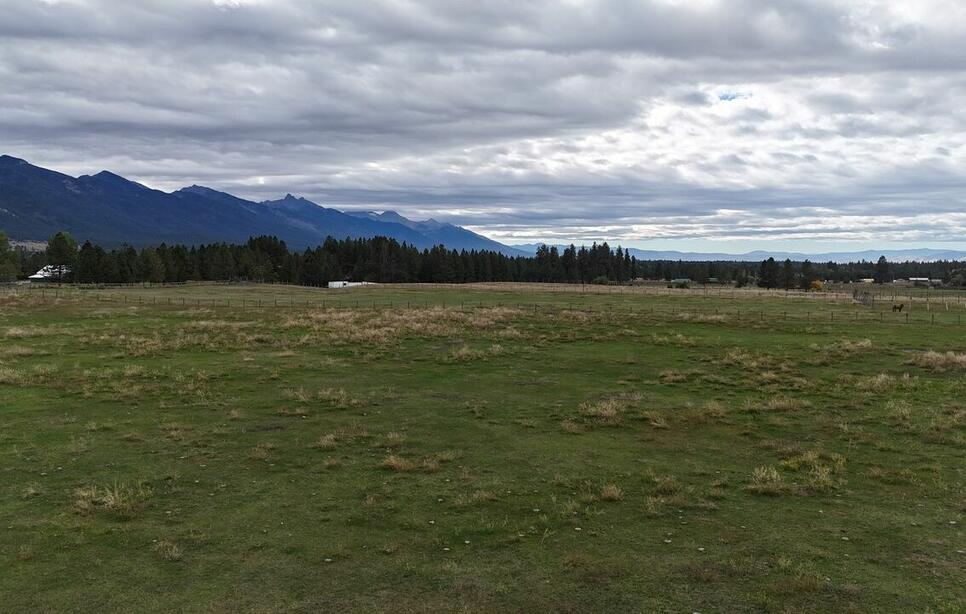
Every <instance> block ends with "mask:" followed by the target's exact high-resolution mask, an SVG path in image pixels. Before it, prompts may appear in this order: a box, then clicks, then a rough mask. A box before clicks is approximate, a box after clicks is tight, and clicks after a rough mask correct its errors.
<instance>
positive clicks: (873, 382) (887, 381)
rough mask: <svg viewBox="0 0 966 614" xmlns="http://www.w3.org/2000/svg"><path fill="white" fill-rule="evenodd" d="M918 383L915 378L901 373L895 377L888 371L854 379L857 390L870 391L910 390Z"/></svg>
mask: <svg viewBox="0 0 966 614" xmlns="http://www.w3.org/2000/svg"><path fill="white" fill-rule="evenodd" d="M917 384H918V381H917V378H915V377H913V376H911V375H909V374H908V373H903V374H902V375H901V376H899V377H896V376H894V375H889V374H888V373H879V374H877V375H871V376H869V377H862V378H859V379H858V380H856V382H855V387H856V388H858V389H859V390H862V391H865V392H872V393H882V392H892V391H894V390H899V389H901V390H910V389H912V388H915V387H916V385H917Z"/></svg>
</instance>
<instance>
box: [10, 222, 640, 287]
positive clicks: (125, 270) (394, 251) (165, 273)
mask: <svg viewBox="0 0 966 614" xmlns="http://www.w3.org/2000/svg"><path fill="white" fill-rule="evenodd" d="M47 264H52V265H57V266H63V267H65V268H66V269H67V270H69V271H70V274H69V278H68V279H66V280H67V281H73V282H77V283H133V282H156V283H160V282H182V281H202V280H249V281H265V282H282V283H291V284H302V285H323V284H325V283H326V282H328V281H332V280H340V279H350V280H359V281H374V282H383V283H391V282H435V283H460V282H476V281H554V282H571V283H591V282H595V283H611V282H613V283H621V282H625V281H628V280H630V279H632V278H634V277H636V276H638V275H639V269H638V265H639V263H638V262H637V260H636V259H635V258H633V257H631V256H630V254H628V253H627V252H626V251H625V250H624V249H622V248H620V247H618V248H617V249H616V250H613V249H611V248H610V246H608V245H607V244H606V243H602V244H600V245H598V244H594V245H593V246H592V247H590V248H586V247H582V248H579V249H578V248H576V247H573V246H571V247H569V248H567V249H565V250H564V252H563V253H562V254H561V253H559V252H558V251H557V249H556V248H552V247H551V248H547V247H542V248H541V249H540V250H538V252H537V254H536V255H535V256H533V257H526V256H506V255H504V254H501V253H499V252H494V251H476V250H471V251H467V250H462V251H457V250H449V249H446V248H445V247H443V246H436V247H434V248H432V249H424V250H419V249H417V248H415V247H413V246H411V245H408V244H406V243H399V242H398V241H396V240H394V239H387V238H385V237H374V238H370V239H343V240H337V239H333V238H331V237H330V238H328V239H326V240H325V242H324V243H323V244H322V245H320V246H318V247H316V248H314V249H306V250H305V251H301V252H299V251H289V249H288V247H287V246H286V245H285V243H284V242H283V241H280V240H279V239H277V238H275V237H252V238H251V239H249V240H248V242H247V243H245V244H244V245H228V244H223V243H216V244H211V245H200V246H197V247H187V246H183V245H175V246H169V245H164V244H162V245H160V246H158V247H146V248H143V249H140V250H137V249H135V248H133V247H130V246H124V247H120V248H117V249H112V250H105V249H103V248H102V247H100V246H98V245H94V244H92V243H90V242H85V243H84V244H83V245H81V246H79V247H78V246H77V243H76V242H75V241H74V240H73V239H72V238H71V237H70V236H69V235H67V234H66V233H57V234H56V235H54V236H53V237H51V238H50V240H49V241H48V246H47V250H46V251H45V252H43V253H35V254H31V255H27V254H24V256H23V263H22V269H23V271H22V272H23V273H24V274H30V273H33V272H35V271H37V270H39V269H40V268H42V267H43V266H45V265H47Z"/></svg>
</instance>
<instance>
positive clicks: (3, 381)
mask: <svg viewBox="0 0 966 614" xmlns="http://www.w3.org/2000/svg"><path fill="white" fill-rule="evenodd" d="M27 382H28V378H27V375H26V373H24V372H23V371H22V370H20V369H12V368H10V367H0V385H5V386H24V385H26V384H27Z"/></svg>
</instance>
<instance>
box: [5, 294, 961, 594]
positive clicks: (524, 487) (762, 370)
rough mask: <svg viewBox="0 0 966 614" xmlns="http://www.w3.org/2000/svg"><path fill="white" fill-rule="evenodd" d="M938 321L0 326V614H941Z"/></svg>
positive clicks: (219, 306) (332, 320)
mask: <svg viewBox="0 0 966 614" xmlns="http://www.w3.org/2000/svg"><path fill="white" fill-rule="evenodd" d="M323 301H324V302H325V303H324V304H325V306H324V307H323ZM883 307H885V309H883ZM961 311H962V306H959V307H958V310H957V308H956V307H955V306H954V307H953V308H942V309H936V308H935V307H932V308H931V309H930V310H929V311H925V310H924V308H923V307H921V306H919V305H917V307H916V310H915V311H914V312H913V316H912V318H911V320H910V321H909V322H908V323H907V322H906V321H905V320H904V317H905V316H904V314H896V315H895V316H894V314H892V313H891V310H889V309H888V305H886V306H883V305H876V306H874V307H864V306H861V305H854V304H852V303H851V302H848V301H847V300H845V299H844V298H837V299H836V300H832V301H829V300H824V301H823V300H815V299H811V298H809V299H806V298H802V299H794V298H786V297H783V296H781V294H780V293H777V294H775V295H759V294H748V295H741V294H739V295H737V296H733V297H725V296H717V297H715V296H713V295H702V294H700V293H698V292H689V293H666V294H661V293H633V292H626V293H623V292H616V291H607V292H601V293H580V292H569V293H566V292H560V291H556V290H554V289H552V288H540V287H529V288H528V287H486V288H484V287H475V288H474V287H438V288H418V287H412V288H408V287H370V288H359V289H351V290H347V291H340V292H326V291H321V290H315V289H309V288H287V287H279V286H229V285H213V286H206V285H191V286H182V287H162V288H129V289H110V290H68V289H63V290H60V291H56V292H55V291H53V290H50V291H48V292H44V293H42V294H38V293H37V292H35V291H23V290H19V291H17V292H14V293H8V294H5V295H0V408H2V411H3V419H2V421H0V492H3V493H4V495H3V497H2V498H0V568H2V569H3V573H0V611H3V612H8V611H9V612H32V611H97V612H105V611H110V612H114V611H118V612H128V611H144V612H170V611H185V612H238V611H246V612H248V611H251V612H277V611H291V612H320V611H331V612H344V611H359V612H371V611H390V612H430V611H431V612H438V611H466V612H506V611H560V612H591V611H594V612H597V611H600V612H605V611H613V612H628V611H643V612H745V611H749V612H754V611H765V612H820V611H821V612H831V611H852V612H962V611H964V610H966V589H964V584H963V580H964V577H966V574H964V572H966V540H964V533H963V522H964V521H966V519H964V511H966V490H964V471H966V323H962V320H961V316H960V312H961ZM900 315H901V316H902V317H900Z"/></svg>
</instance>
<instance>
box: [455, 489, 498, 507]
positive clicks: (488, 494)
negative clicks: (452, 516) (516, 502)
mask: <svg viewBox="0 0 966 614" xmlns="http://www.w3.org/2000/svg"><path fill="white" fill-rule="evenodd" d="M498 499H499V497H497V496H496V494H494V493H493V492H492V491H489V490H474V491H473V492H471V493H470V494H468V495H466V494H464V495H459V496H458V497H456V498H455V499H454V500H453V505H454V506H455V507H469V506H471V505H478V504H480V503H487V502H490V501H497V500H498Z"/></svg>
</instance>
